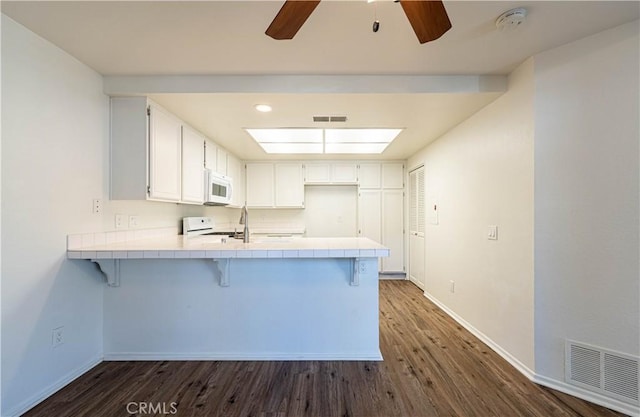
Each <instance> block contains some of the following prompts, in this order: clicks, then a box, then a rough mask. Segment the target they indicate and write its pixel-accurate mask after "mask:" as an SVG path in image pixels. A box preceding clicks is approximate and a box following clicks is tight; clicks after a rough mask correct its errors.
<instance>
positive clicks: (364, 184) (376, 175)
mask: <svg viewBox="0 0 640 417" xmlns="http://www.w3.org/2000/svg"><path fill="white" fill-rule="evenodd" d="M358 184H359V185H360V188H380V164H379V163H375V162H364V163H361V164H360V167H359V169H358Z"/></svg>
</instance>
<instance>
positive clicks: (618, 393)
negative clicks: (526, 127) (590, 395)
mask: <svg viewBox="0 0 640 417" xmlns="http://www.w3.org/2000/svg"><path fill="white" fill-rule="evenodd" d="M565 355H566V360H565V379H566V381H567V382H569V383H570V384H573V385H577V386H580V387H582V388H585V389H588V390H590V391H594V392H597V393H600V394H603V395H606V396H608V397H611V398H615V399H618V400H622V401H625V402H628V403H630V404H634V405H638V404H640V402H639V401H638V400H639V398H638V396H639V389H640V388H639V385H638V378H639V375H640V370H639V369H638V363H639V360H638V358H637V357H634V356H631V355H626V354H623V353H618V352H614V351H610V350H607V349H603V348H599V347H595V346H591V345H587V344H585V343H578V342H574V341H572V340H567V342H566V352H565Z"/></svg>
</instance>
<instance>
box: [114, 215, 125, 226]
mask: <svg viewBox="0 0 640 417" xmlns="http://www.w3.org/2000/svg"><path fill="white" fill-rule="evenodd" d="M126 221H127V215H126V214H116V229H126V228H127V225H126Z"/></svg>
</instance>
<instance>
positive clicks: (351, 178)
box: [331, 162, 358, 184]
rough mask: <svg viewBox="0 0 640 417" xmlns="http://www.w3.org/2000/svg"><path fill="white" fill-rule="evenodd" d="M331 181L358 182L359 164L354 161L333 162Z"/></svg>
mask: <svg viewBox="0 0 640 417" xmlns="http://www.w3.org/2000/svg"><path fill="white" fill-rule="evenodd" d="M331 182H333V183H351V184H356V183H357V182H358V166H357V165H356V164H354V163H342V162H336V163H334V164H332V165H331Z"/></svg>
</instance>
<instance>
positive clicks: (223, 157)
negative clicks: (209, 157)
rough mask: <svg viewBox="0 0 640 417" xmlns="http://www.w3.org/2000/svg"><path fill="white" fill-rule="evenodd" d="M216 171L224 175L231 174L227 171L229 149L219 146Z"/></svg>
mask: <svg viewBox="0 0 640 417" xmlns="http://www.w3.org/2000/svg"><path fill="white" fill-rule="evenodd" d="M216 172H217V173H218V174H222V175H229V174H228V171H227V151H225V150H224V149H222V148H221V147H219V146H218V152H217V158H216Z"/></svg>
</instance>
